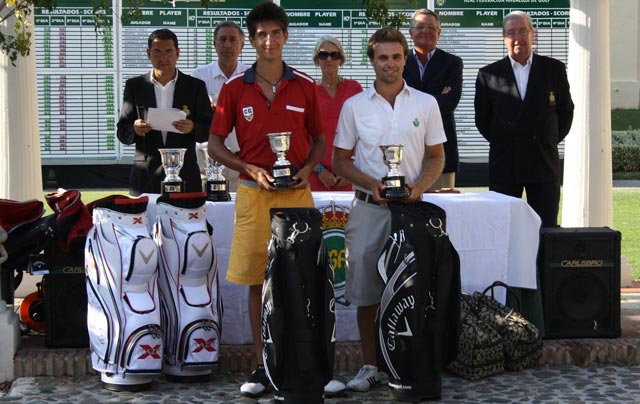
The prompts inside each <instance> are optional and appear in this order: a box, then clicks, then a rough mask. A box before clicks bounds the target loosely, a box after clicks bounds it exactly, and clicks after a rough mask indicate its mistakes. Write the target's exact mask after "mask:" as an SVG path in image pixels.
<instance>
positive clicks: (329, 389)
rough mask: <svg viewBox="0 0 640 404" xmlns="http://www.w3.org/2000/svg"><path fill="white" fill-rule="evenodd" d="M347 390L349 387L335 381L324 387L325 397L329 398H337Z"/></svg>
mask: <svg viewBox="0 0 640 404" xmlns="http://www.w3.org/2000/svg"><path fill="white" fill-rule="evenodd" d="M346 388H347V386H345V385H344V383H342V382H341V381H338V380H335V379H334V380H331V381H330V382H329V383H327V385H326V386H324V395H325V396H329V397H330V396H335V395H336V394H340V393H342V392H343V391H344V390H345V389H346Z"/></svg>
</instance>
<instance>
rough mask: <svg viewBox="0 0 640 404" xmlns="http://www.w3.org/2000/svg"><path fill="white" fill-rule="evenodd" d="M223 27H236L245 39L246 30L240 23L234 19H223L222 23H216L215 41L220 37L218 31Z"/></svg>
mask: <svg viewBox="0 0 640 404" xmlns="http://www.w3.org/2000/svg"><path fill="white" fill-rule="evenodd" d="M221 28H235V29H237V30H238V33H239V34H240V38H242V39H243V40H244V31H243V30H242V28H240V26H239V25H238V24H236V23H235V22H233V21H229V20H227V21H222V22H221V23H220V24H218V25H216V29H215V30H213V41H214V42H215V41H216V40H217V39H218V31H220V29H221Z"/></svg>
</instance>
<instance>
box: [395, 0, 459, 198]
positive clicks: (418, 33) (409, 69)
mask: <svg viewBox="0 0 640 404" xmlns="http://www.w3.org/2000/svg"><path fill="white" fill-rule="evenodd" d="M409 34H410V35H411V39H412V40H413V49H412V50H411V52H409V56H408V58H407V64H406V65H405V68H404V74H403V78H404V80H405V81H406V82H407V84H408V85H409V86H411V87H413V88H415V89H418V90H420V91H423V92H425V93H428V94H431V95H432V96H433V97H434V98H435V99H436V101H438V107H439V108H440V115H441V116H442V125H443V126H444V131H445V133H446V135H447V142H446V143H445V144H444V153H445V163H444V169H443V170H442V174H441V175H440V177H439V178H438V180H437V181H436V182H435V183H434V184H433V185H432V186H431V188H430V189H440V188H454V187H455V182H456V171H458V160H459V157H458V139H457V135H456V121H455V118H454V115H453V112H454V110H455V109H456V107H457V106H458V102H460V96H461V94H462V59H460V58H459V57H458V56H455V55H452V54H450V53H447V52H445V51H443V50H442V49H438V48H436V45H437V44H438V39H439V38H440V19H439V18H438V16H437V15H436V13H434V12H433V11H431V10H427V9H426V8H422V9H419V10H416V11H415V12H414V13H413V15H412V16H411V28H409Z"/></svg>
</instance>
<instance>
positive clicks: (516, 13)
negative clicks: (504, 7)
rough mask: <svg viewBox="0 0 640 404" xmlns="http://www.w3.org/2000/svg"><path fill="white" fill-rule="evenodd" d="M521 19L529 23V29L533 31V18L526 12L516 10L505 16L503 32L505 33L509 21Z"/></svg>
mask: <svg viewBox="0 0 640 404" xmlns="http://www.w3.org/2000/svg"><path fill="white" fill-rule="evenodd" d="M519 18H524V19H525V20H526V21H527V25H528V26H529V29H530V30H531V31H533V21H531V17H530V16H529V14H527V13H525V12H524V11H520V10H514V11H512V12H510V13H509V14H507V15H505V16H504V19H503V20H502V32H503V33H504V27H505V26H506V25H507V21H509V20H515V19H519Z"/></svg>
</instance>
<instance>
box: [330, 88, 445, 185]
mask: <svg viewBox="0 0 640 404" xmlns="http://www.w3.org/2000/svg"><path fill="white" fill-rule="evenodd" d="M446 141H447V137H446V135H445V133H444V128H443V127H442V117H441V116H440V108H438V102H437V101H436V99H435V98H433V96H431V95H429V94H427V93H423V92H422V91H418V90H416V89H414V88H411V87H409V86H407V83H404V87H403V89H402V90H401V91H400V93H399V94H398V95H397V96H396V100H395V106H394V107H393V108H392V107H391V105H390V104H389V102H387V100H385V99H384V98H383V97H382V96H381V95H380V94H378V92H377V91H376V90H375V87H374V86H371V87H370V88H368V89H367V90H365V91H364V92H362V93H359V94H356V95H354V96H353V97H351V98H349V99H348V100H347V101H346V102H345V103H344V105H343V107H342V111H341V112H340V119H339V120H338V129H337V131H336V137H335V139H334V141H333V145H334V146H335V147H339V148H341V149H346V150H354V165H355V167H356V168H357V169H359V170H360V171H362V172H363V173H365V174H368V175H371V176H372V177H375V178H382V177H384V176H385V175H386V174H387V172H388V171H389V169H388V168H387V166H386V165H385V164H384V161H383V158H382V151H381V150H380V146H381V145H387V144H403V145H404V148H403V151H402V162H401V163H400V171H401V172H402V173H403V174H404V175H405V177H406V180H407V183H415V182H416V181H417V180H418V178H419V177H420V175H421V174H422V160H423V159H424V155H425V146H433V145H437V144H440V143H444V142H446ZM355 188H358V189H360V190H362V191H365V192H370V190H368V189H362V188H360V187H358V186H355Z"/></svg>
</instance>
